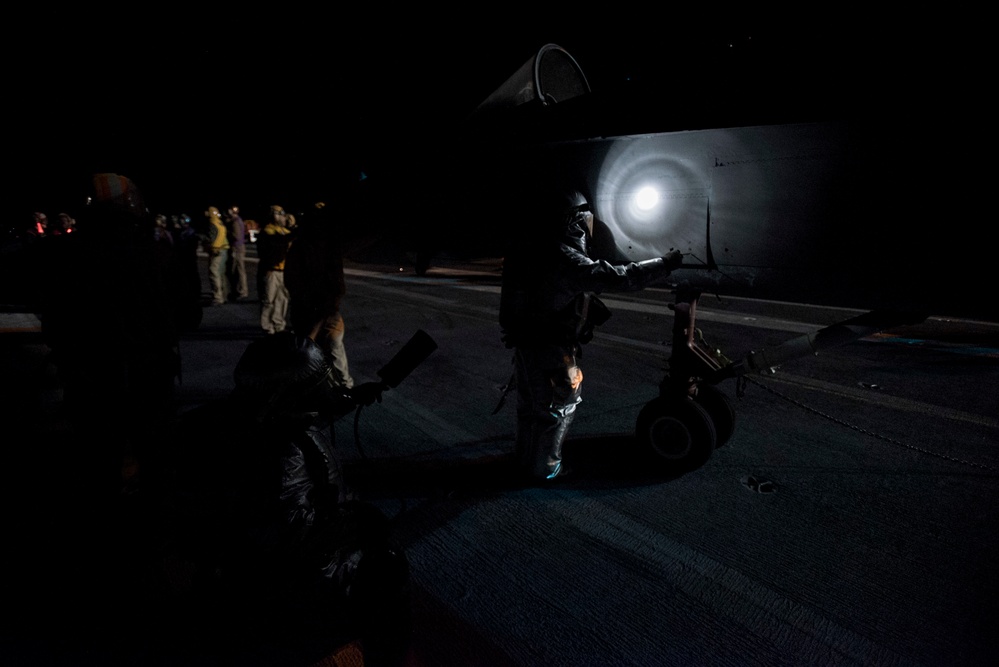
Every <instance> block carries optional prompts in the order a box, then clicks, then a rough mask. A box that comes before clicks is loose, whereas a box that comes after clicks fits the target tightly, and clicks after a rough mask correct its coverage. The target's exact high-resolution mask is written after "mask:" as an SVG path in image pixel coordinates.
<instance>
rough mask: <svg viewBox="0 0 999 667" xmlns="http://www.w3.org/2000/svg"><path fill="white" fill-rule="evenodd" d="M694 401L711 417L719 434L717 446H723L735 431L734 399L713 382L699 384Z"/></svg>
mask: <svg viewBox="0 0 999 667" xmlns="http://www.w3.org/2000/svg"><path fill="white" fill-rule="evenodd" d="M694 401H695V402H696V403H697V404H698V405H700V406H701V407H702V408H704V409H705V410H706V411H707V413H708V415H709V416H710V417H711V422H712V423H713V424H714V425H715V433H716V435H717V436H718V442H717V443H715V447H716V448H717V447H721V446H722V445H724V444H725V443H726V442H728V439H729V438H731V437H732V434H733V433H734V432H735V405H733V404H732V399H730V398H729V397H728V395H727V394H726V393H725V392H723V391H722V390H721V389H719V388H718V387H716V386H715V385H713V384H698V385H697V394H695V395H694Z"/></svg>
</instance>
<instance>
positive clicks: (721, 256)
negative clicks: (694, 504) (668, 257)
mask: <svg viewBox="0 0 999 667" xmlns="http://www.w3.org/2000/svg"><path fill="white" fill-rule="evenodd" d="M675 106H676V105H675V103H672V104H669V105H667V104H664V103H663V102H662V97H661V96H660V95H657V94H654V95H652V96H651V97H649V96H646V97H637V98H628V97H625V96H622V95H620V94H619V93H615V94H614V95H613V96H611V97H608V96H602V95H600V94H598V93H596V92H594V91H593V90H591V88H590V84H589V82H588V80H587V77H586V75H585V74H584V72H583V71H582V69H581V68H580V67H579V65H578V63H577V62H576V60H575V59H574V58H573V56H572V55H570V54H569V53H568V52H567V51H566V50H565V49H563V48H561V47H560V46H558V45H556V44H547V45H545V46H543V47H542V48H540V49H539V50H538V51H537V52H536V53H534V54H533V55H532V57H531V58H530V59H529V60H528V61H527V62H526V63H524V64H523V66H522V67H521V68H520V69H519V70H517V71H516V72H515V73H514V74H513V75H512V76H511V77H510V78H509V79H508V80H507V81H506V82H504V83H503V84H502V85H501V86H500V87H499V88H497V89H496V91H495V92H494V93H493V94H492V95H490V96H489V97H488V98H487V99H485V100H484V101H483V102H482V104H480V105H479V107H478V108H477V109H476V110H475V111H474V112H473V113H472V114H471V115H470V116H469V117H468V119H467V121H466V125H465V127H464V128H463V130H462V132H461V133H460V141H458V142H456V144H455V146H453V147H452V151H453V152H451V153H449V154H448V159H450V160H451V161H452V163H453V164H455V165H458V168H457V169H456V171H457V172H458V175H457V176H455V177H454V178H455V180H456V182H457V183H459V184H460V188H459V189H460V191H463V192H465V193H468V194H466V195H465V199H464V201H463V202H461V203H460V204H458V205H456V206H455V207H454V208H453V209H452V210H455V211H457V212H458V214H457V215H456V216H455V217H454V218H453V219H452V220H444V221H443V224H441V225H440V227H439V228H438V229H439V230H442V233H443V236H440V237H432V236H426V237H425V238H424V240H425V241H426V242H427V244H426V245H425V247H424V248H423V249H422V252H423V254H422V259H421V258H419V256H418V260H417V263H418V266H417V270H418V272H423V271H425V270H426V269H427V267H428V266H429V263H430V260H431V259H432V258H431V257H430V254H431V253H432V252H433V251H435V250H437V249H438V248H440V247H441V246H442V245H443V246H447V245H448V243H450V244H451V246H452V247H454V246H456V245H457V246H461V247H462V248H464V250H465V251H466V252H479V253H483V254H486V253H488V252H489V251H490V250H491V251H492V252H493V255H492V256H497V255H502V254H503V251H504V248H505V247H507V246H506V244H509V243H530V242H531V236H532V229H531V228H530V226H529V225H528V224H527V223H521V222H520V221H522V220H530V216H529V212H530V210H529V209H530V207H531V206H532V199H531V193H535V192H536V191H537V189H538V187H542V188H544V187H548V186H549V184H551V183H552V182H553V181H552V179H551V176H552V175H553V174H557V175H558V178H559V180H558V182H559V183H561V184H565V183H571V184H573V186H574V187H575V188H577V189H579V190H580V191H582V192H583V193H584V194H585V195H586V196H587V198H588V199H589V201H590V202H591V204H592V205H593V206H594V207H595V211H596V219H597V227H596V230H595V235H594V249H595V251H594V254H595V255H597V256H600V257H603V258H605V259H609V260H612V261H624V260H642V259H648V258H652V257H657V256H661V255H664V254H665V253H666V252H667V251H669V250H670V249H671V248H678V249H680V250H681V251H682V253H683V255H684V263H683V267H682V268H681V269H679V270H677V271H675V272H674V273H673V275H672V276H671V280H672V281H673V287H674V288H675V291H674V293H675V295H676V302H675V303H674V304H671V306H670V307H671V309H672V310H673V311H674V313H675V315H676V317H675V324H674V330H673V338H674V340H673V347H672V350H673V352H672V356H671V358H670V360H669V372H668V374H667V377H666V378H664V380H663V382H662V384H661V386H660V396H659V397H657V398H655V399H654V400H652V401H650V402H649V403H648V404H647V405H646V406H645V407H644V408H643V410H642V411H641V412H640V414H639V416H638V420H637V425H636V435H637V437H638V439H639V441H640V442H641V443H643V444H644V445H645V446H647V447H648V448H650V450H651V451H652V452H653V453H654V455H655V457H656V458H657V459H658V460H660V461H661V462H663V463H664V464H665V465H667V466H669V467H671V468H674V469H679V470H689V469H693V468H695V467H697V466H699V465H701V464H703V463H704V462H705V461H706V460H707V459H708V457H710V455H711V452H712V451H713V449H714V448H715V447H717V446H719V445H721V444H723V443H724V441H725V440H727V439H728V437H729V436H730V435H731V433H732V430H733V427H734V421H735V412H734V407H733V406H732V404H731V402H730V401H729V400H728V399H727V398H726V396H725V395H724V394H723V393H722V392H720V391H718V390H717V388H716V386H715V385H717V383H718V382H719V381H721V380H722V379H725V378H731V377H733V376H739V375H743V374H746V373H752V372H759V373H765V372H769V371H771V370H772V369H774V368H776V367H778V366H779V365H781V364H783V363H784V362H786V361H789V360H792V359H796V358H800V357H804V356H808V355H812V354H817V353H818V352H820V351H821V350H823V349H826V348H828V347H830V346H834V345H840V344H843V343H846V342H849V341H852V340H856V339H859V338H861V337H864V336H867V335H870V334H872V333H875V332H878V331H882V330H885V329H889V328H892V327H897V326H900V325H906V324H913V323H918V322H921V321H923V320H925V319H926V318H927V317H929V316H931V315H943V316H964V317H972V318H976V319H983V320H987V321H999V308H997V307H996V306H995V304H994V303H992V304H991V305H990V304H989V303H988V302H987V300H983V299H982V298H981V296H980V295H978V294H975V293H974V290H975V289H976V288H977V287H979V286H981V285H987V284H989V283H988V281H989V278H988V275H987V269H986V268H985V267H986V266H987V264H986V263H985V262H984V261H983V257H984V253H983V251H982V250H981V248H980V247H978V248H976V247H975V246H974V244H973V243H972V244H970V245H968V244H965V245H964V247H963V248H962V249H961V251H960V252H959V253H957V254H955V253H953V252H948V251H947V250H946V249H945V248H944V247H943V246H944V244H943V243H942V241H944V240H945V239H947V238H955V235H954V231H955V230H953V229H949V228H948V227H947V225H946V224H941V223H943V222H945V220H944V219H942V218H941V217H940V216H941V215H942V211H945V210H946V207H945V206H941V205H939V199H940V194H941V193H940V191H939V188H941V187H944V185H943V184H944V183H946V182H948V180H947V179H946V178H945V177H941V176H940V175H939V172H940V171H941V168H940V161H939V160H938V159H936V154H935V152H934V150H933V145H932V141H928V140H927V138H926V135H923V136H922V141H921V142H920V137H916V136H910V135H908V134H906V132H905V128H906V127H907V126H906V123H905V122H903V121H904V119H902V118H896V117H893V116H892V115H891V114H890V113H888V112H887V111H886V110H884V109H873V110H870V112H869V113H866V114H865V115H864V116H850V115H849V114H848V115H847V117H842V118H841V117H831V118H822V117H820V118H809V117H808V116H804V117H793V114H788V117H786V118H785V117H781V118H776V119H773V120H772V119H770V118H766V117H748V118H747V117H742V118H740V119H738V120H737V121H735V120H732V119H726V118H724V117H723V115H720V114H717V113H714V114H710V113H700V114H698V115H692V114H690V113H688V114H678V113H676V112H675V109H674V108H673V107H675ZM773 115H774V116H780V114H773ZM909 127H911V124H910V125H909ZM656 128H658V129H656ZM934 198H936V199H937V201H934ZM947 200H949V198H947ZM449 222H450V223H452V224H448V223H449ZM955 222H956V221H955ZM993 282H994V281H993ZM703 293H709V294H725V295H729V296H749V297H757V298H763V299H770V300H780V301H798V302H805V303H811V304H817V305H830V306H842V307H849V308H853V309H862V310H866V311H867V312H866V313H865V314H864V315H861V316H859V317H854V318H851V319H849V320H847V321H844V322H840V323H838V324H835V325H833V326H829V327H826V328H824V329H821V330H818V331H815V332H812V333H809V334H806V335H803V336H801V337H799V338H796V339H793V340H791V341H788V342H787V343H785V344H783V345H780V346H778V347H777V348H774V349H770V350H758V351H751V352H749V353H748V354H747V355H746V356H745V357H743V358H741V359H737V360H735V361H731V360H728V359H724V358H719V355H718V354H717V353H716V351H713V350H709V349H706V348H704V347H702V345H701V344H700V343H699V342H698V341H697V340H695V337H694V332H695V329H696V326H697V322H696V311H697V303H698V299H699V297H700V296H701V294H703Z"/></svg>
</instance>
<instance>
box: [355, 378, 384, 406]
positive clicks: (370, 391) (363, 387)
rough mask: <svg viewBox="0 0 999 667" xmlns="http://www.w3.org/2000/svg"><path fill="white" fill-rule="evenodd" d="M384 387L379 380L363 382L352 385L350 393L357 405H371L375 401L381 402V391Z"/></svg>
mask: <svg viewBox="0 0 999 667" xmlns="http://www.w3.org/2000/svg"><path fill="white" fill-rule="evenodd" d="M385 389H386V387H385V385H384V384H382V383H381V382H365V383H364V384H359V385H355V386H354V387H352V388H351V390H350V395H351V397H352V398H353V399H354V402H355V403H356V404H358V405H371V404H372V403H374V402H375V401H378V402H379V403H381V402H382V392H383V391H385Z"/></svg>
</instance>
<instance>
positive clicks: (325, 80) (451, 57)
mask: <svg viewBox="0 0 999 667" xmlns="http://www.w3.org/2000/svg"><path fill="white" fill-rule="evenodd" d="M197 7H200V9H197V10H182V9H179V8H178V7H177V6H176V5H171V6H170V13H166V9H167V8H166V6H165V5H164V6H161V7H160V9H158V10H157V9H155V8H154V9H151V10H149V9H147V10H143V11H144V12H145V14H144V15H142V17H141V18H139V16H138V15H137V14H135V13H134V12H137V11H138V9H133V10H132V12H133V13H122V12H121V11H117V10H110V9H109V10H107V12H106V13H105V14H103V15H101V16H94V15H92V14H84V13H81V14H78V15H68V14H65V13H60V12H55V11H48V10H40V11H39V12H38V13H39V14H40V15H39V16H38V17H37V19H35V20H34V21H29V24H32V25H34V26H36V27H37V28H39V29H38V30H36V31H35V32H34V33H33V34H32V35H31V38H30V39H29V38H24V39H23V41H21V40H20V38H19V40H17V41H16V43H14V44H13V45H12V44H11V43H7V44H6V48H7V49H9V50H10V53H8V57H7V62H8V64H9V65H11V70H12V71H13V73H14V77H13V86H12V87H11V88H9V89H8V90H13V91H16V94H15V95H13V96H12V97H13V104H12V105H11V107H12V111H13V114H12V116H13V118H12V119H11V120H8V123H11V125H9V127H11V128H12V134H11V135H9V137H8V144H9V145H12V146H13V149H12V150H9V151H7V154H8V159H9V160H10V164H9V167H8V173H11V172H12V173H13V174H14V175H13V177H12V180H9V181H8V186H9V187H11V188H12V190H11V191H12V192H13V193H14V195H15V198H16V200H17V202H18V204H17V205H18V215H27V214H28V212H30V211H31V210H36V209H38V208H41V207H44V206H59V205H60V204H56V203H55V201H58V200H59V198H60V194H61V193H62V192H68V191H70V190H71V189H72V188H71V187H70V186H69V185H68V184H75V183H77V182H79V181H80V179H81V178H83V177H84V176H85V175H86V174H88V173H90V172H93V171H116V172H119V173H123V174H125V175H128V176H131V177H132V178H133V180H135V181H136V183H137V184H138V185H139V186H140V188H141V189H142V190H143V191H144V192H145V193H146V196H147V201H148V204H149V205H150V208H152V209H156V210H165V211H166V212H177V209H181V210H186V211H187V212H189V213H191V214H192V215H193V214H197V213H200V211H201V210H203V209H204V208H205V207H207V206H209V205H217V206H220V207H221V206H225V205H227V204H228V203H230V202H232V203H240V204H243V205H244V206H246V205H249V206H253V205H266V204H269V203H279V202H286V201H287V199H288V198H293V197H301V198H308V197H311V196H321V193H319V192H315V191H316V190H321V189H322V188H323V187H324V185H325V183H326V182H327V181H329V180H332V179H334V178H337V177H338V176H339V175H340V174H345V173H353V172H354V171H355V170H357V169H359V168H363V169H365V170H366V171H368V172H370V173H371V174H372V175H373V176H374V175H378V174H379V173H381V172H387V171H390V170H393V169H395V170H398V169H407V168H413V165H420V164H421V161H422V158H421V155H422V152H423V151H425V150H427V148H428V147H432V146H433V144H434V142H435V141H438V140H445V139H447V138H448V137H449V136H453V131H454V128H455V127H456V125H457V123H459V122H460V120H461V119H462V118H463V117H464V116H465V114H467V113H468V112H469V111H471V110H472V109H473V108H474V107H475V106H476V105H477V104H478V103H479V102H481V101H482V100H483V99H484V98H485V97H486V96H488V95H489V93H491V92H492V91H493V90H494V89H495V88H496V87H497V86H499V85H500V84H501V83H503V81H504V80H505V79H506V78H507V77H508V76H510V75H511V74H513V73H514V72H515V71H516V70H517V69H518V68H519V67H520V66H521V65H522V64H524V62H526V61H527V60H528V59H529V58H530V57H531V56H532V55H533V53H535V52H536V51H537V49H538V48H540V47H541V46H542V45H544V44H546V43H555V44H558V45H559V46H561V47H563V48H565V49H566V50H567V51H568V52H569V53H570V54H571V55H572V56H573V57H574V58H575V59H576V60H577V62H578V63H579V64H580V67H581V68H582V70H583V71H584V73H585V74H586V76H587V78H588V79H589V82H590V84H591V87H592V88H593V89H594V90H604V91H606V90H614V89H615V87H625V86H631V87H634V86H646V87H648V88H650V89H653V90H655V91H657V92H656V98H655V99H656V100H657V103H659V104H661V106H662V108H663V110H664V113H668V111H669V110H670V109H677V108H684V107H698V108H700V107H704V106H707V105H710V104H711V103H713V102H717V103H718V104H724V105H731V106H732V107H733V108H735V109H738V107H739V105H745V106H746V107H753V106H754V105H757V106H758V105H759V104H760V103H761V102H760V101H761V100H766V104H767V106H768V109H781V108H788V107H789V106H794V107H796V108H798V107H800V108H804V109H807V110H810V111H815V110H818V111H819V112H820V113H825V112H828V113H834V114H838V113H842V112H846V113H855V112H856V111H857V109H858V108H864V109H866V110H868V111H871V110H873V111H878V109H877V108H876V107H878V105H885V104H889V105H890V106H891V107H892V108H893V109H894V108H898V107H901V106H903V105H904V104H908V103H909V102H910V101H911V100H913V99H915V98H917V97H918V96H919V94H920V92H919V91H921V90H923V86H924V81H925V78H926V77H927V73H928V72H929V67H928V65H929V66H932V64H933V61H934V58H935V57H936V56H935V54H936V53H937V49H936V48H935V47H934V46H933V44H928V43H927V37H926V35H925V34H922V33H920V32H918V31H911V30H903V29H901V28H900V27H899V26H894V25H891V24H890V23H880V22H879V25H878V26H874V25H872V24H870V22H868V21H858V20H856V19H846V18H844V17H835V16H833V17H830V16H822V15H819V14H818V11H816V12H814V15H807V16H806V15H800V14H798V15H795V14H791V15H785V16H779V17H765V16H749V15H744V16H743V15H732V14H726V15H725V17H724V18H719V14H720V12H719V11H717V10H712V11H708V10H704V11H692V12H689V13H688V14H684V13H681V12H676V11H673V12H671V13H660V14H654V15H650V16H646V17H640V18H638V19H637V20H632V19H613V18H612V17H610V16H587V17H583V18H578V19H575V20H571V21H567V20H564V19H562V20H550V19H545V20H542V19H540V18H539V17H537V16H532V15H531V14H530V13H529V12H528V11H526V10H525V11H518V10H517V9H515V8H514V7H512V6H507V5H504V7H508V9H507V10H506V12H505V13H504V14H502V15H499V14H489V13H488V12H489V11H495V10H476V11H477V12H479V11H481V12H483V13H482V14H474V15H473V14H472V13H467V14H466V13H459V14H447V13H445V12H443V11H440V12H438V13H437V14H436V15H432V14H426V13H422V14H415V13H414V14H413V15H411V16H399V15H398V14H393V15H392V17H391V22H392V26H394V27H386V26H385V25H384V24H383V20H385V16H384V15H385V13H386V12H389V11H390V10H389V9H387V8H386V7H377V6H369V9H366V10H363V12H362V11H360V10H352V11H351V15H350V16H349V17H347V18H345V17H344V16H342V15H340V14H336V13H334V12H333V11H332V10H325V9H320V10H302V11H299V12H294V11H283V12H281V13H277V14H276V13H266V14H265V13H257V14H241V15H226V14H223V13H222V12H212V11H206V10H205V9H204V8H203V6H201V5H198V6H197ZM74 11H75V10H74ZM469 11H470V10H469ZM157 12H161V13H159V14H157ZM417 168H418V167H417ZM49 202H52V203H51V204H50V203H49ZM286 205H288V204H287V203H286ZM50 210H51V213H50V215H54V213H55V212H56V211H55V210H54V209H51V208H50Z"/></svg>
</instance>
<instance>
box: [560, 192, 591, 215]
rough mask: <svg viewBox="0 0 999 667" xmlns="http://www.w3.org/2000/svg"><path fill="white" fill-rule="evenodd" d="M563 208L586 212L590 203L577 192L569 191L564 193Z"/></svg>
mask: <svg viewBox="0 0 999 667" xmlns="http://www.w3.org/2000/svg"><path fill="white" fill-rule="evenodd" d="M565 207H566V209H567V210H569V211H588V210H590V202H588V201H586V197H585V196H583V193H582V192H580V191H579V190H569V191H568V192H566V193H565Z"/></svg>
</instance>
